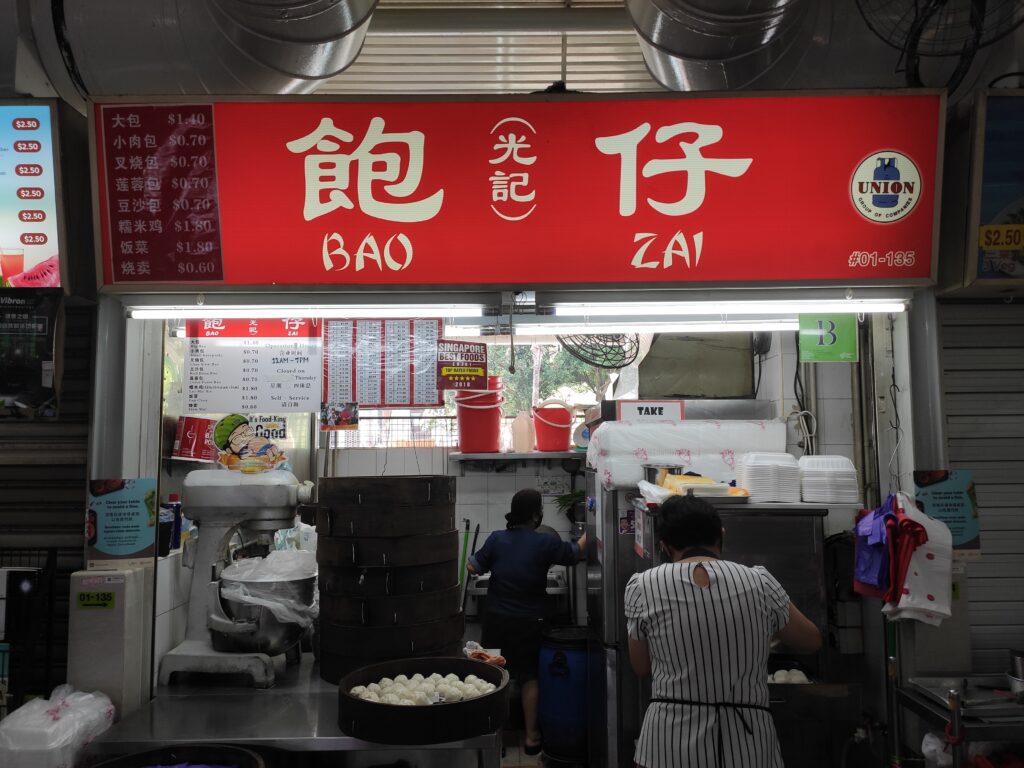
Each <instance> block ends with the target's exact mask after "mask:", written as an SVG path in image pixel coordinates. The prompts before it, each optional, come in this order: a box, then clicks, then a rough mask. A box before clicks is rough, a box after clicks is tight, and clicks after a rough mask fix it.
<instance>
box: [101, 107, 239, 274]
mask: <svg viewBox="0 0 1024 768" xmlns="http://www.w3.org/2000/svg"><path fill="white" fill-rule="evenodd" d="M99 109H100V125H101V129H102V132H103V136H102V142H103V149H104V152H103V160H104V162H103V166H102V168H100V184H101V194H103V195H105V198H106V209H107V221H106V222H104V225H105V226H106V227H107V228H108V229H107V232H105V233H104V237H105V239H106V241H107V243H108V248H109V252H110V254H111V256H112V260H113V280H114V282H118V283H130V282H160V281H168V282H189V281H214V280H221V279H223V277H224V269H223V260H222V257H221V238H220V216H219V208H218V203H217V172H216V167H215V153H214V137H213V107H212V106H210V105H199V104H190V105H160V106H142V105H131V106H121V105H114V104H109V105H104V106H101V107H99Z"/></svg>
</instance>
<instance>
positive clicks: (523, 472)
mask: <svg viewBox="0 0 1024 768" xmlns="http://www.w3.org/2000/svg"><path fill="white" fill-rule="evenodd" d="M516 474H517V475H519V476H520V477H537V475H539V474H540V462H539V461H517V462H516Z"/></svg>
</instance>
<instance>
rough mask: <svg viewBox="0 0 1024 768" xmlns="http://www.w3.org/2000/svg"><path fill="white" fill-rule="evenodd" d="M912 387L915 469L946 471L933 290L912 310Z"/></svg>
mask: <svg viewBox="0 0 1024 768" xmlns="http://www.w3.org/2000/svg"><path fill="white" fill-rule="evenodd" d="M908 319H909V323H910V328H909V332H910V370H911V378H910V387H911V392H912V395H913V406H912V409H911V410H912V413H913V424H914V458H915V460H916V466H915V467H914V469H946V468H947V467H948V466H949V453H948V450H947V447H946V423H945V418H944V416H943V413H942V365H941V362H940V359H939V355H940V350H941V348H942V341H941V338H940V334H939V319H938V307H937V305H936V301H935V291H934V290H933V289H931V288H927V289H924V290H920V291H918V292H917V293H915V294H914V300H913V303H912V305H911V309H910V316H909V318H908Z"/></svg>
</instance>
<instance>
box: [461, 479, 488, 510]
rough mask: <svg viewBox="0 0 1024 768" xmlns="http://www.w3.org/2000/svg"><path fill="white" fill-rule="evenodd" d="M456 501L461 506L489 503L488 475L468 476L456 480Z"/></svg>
mask: <svg viewBox="0 0 1024 768" xmlns="http://www.w3.org/2000/svg"><path fill="white" fill-rule="evenodd" d="M455 499H456V502H457V503H459V504H486V503H487V475H466V476H465V477H460V478H459V479H458V480H456V487H455Z"/></svg>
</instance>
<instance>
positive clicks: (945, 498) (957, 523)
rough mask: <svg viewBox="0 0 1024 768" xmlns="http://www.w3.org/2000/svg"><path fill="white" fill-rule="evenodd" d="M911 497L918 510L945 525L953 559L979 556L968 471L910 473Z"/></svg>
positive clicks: (971, 479) (974, 498) (978, 525)
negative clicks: (912, 477) (912, 476)
mask: <svg viewBox="0 0 1024 768" xmlns="http://www.w3.org/2000/svg"><path fill="white" fill-rule="evenodd" d="M914 496H915V500H916V501H917V508H918V509H920V510H921V511H922V512H924V513H925V514H926V515H928V516H929V517H933V518H935V519H936V520H941V521H942V522H944V523H945V524H946V525H947V526H949V530H950V533H952V534H953V556H954V558H958V559H965V560H966V559H973V558H976V557H980V556H981V522H980V521H979V519H978V498H977V495H976V493H975V490H974V474H973V473H972V472H970V471H969V470H965V469H954V470H948V469H939V470H918V471H916V472H914Z"/></svg>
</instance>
